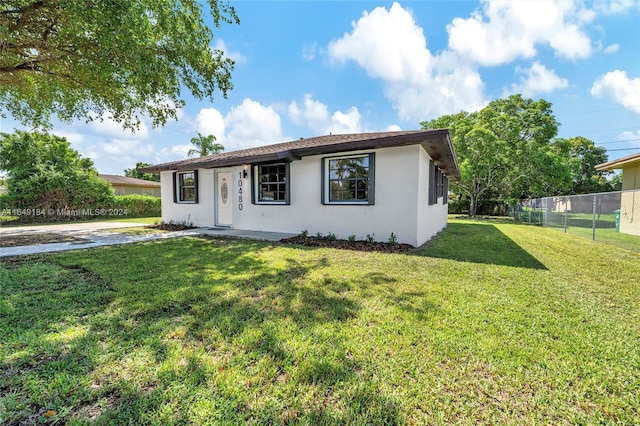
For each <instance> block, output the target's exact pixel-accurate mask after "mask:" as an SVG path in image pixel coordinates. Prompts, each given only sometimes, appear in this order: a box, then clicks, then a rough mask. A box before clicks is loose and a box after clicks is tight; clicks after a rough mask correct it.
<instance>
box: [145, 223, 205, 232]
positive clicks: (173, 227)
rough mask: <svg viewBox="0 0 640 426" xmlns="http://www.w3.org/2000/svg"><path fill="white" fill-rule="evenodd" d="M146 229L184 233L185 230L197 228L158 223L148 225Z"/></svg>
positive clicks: (178, 224)
mask: <svg viewBox="0 0 640 426" xmlns="http://www.w3.org/2000/svg"><path fill="white" fill-rule="evenodd" d="M145 228H149V229H161V230H163V231H184V230H185V229H194V228H196V227H195V226H191V225H185V224H183V223H157V224H155V225H147V226H145Z"/></svg>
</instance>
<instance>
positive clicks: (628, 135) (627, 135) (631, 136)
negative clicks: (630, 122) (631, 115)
mask: <svg viewBox="0 0 640 426" xmlns="http://www.w3.org/2000/svg"><path fill="white" fill-rule="evenodd" d="M617 139H618V140H619V141H625V142H626V141H637V140H638V139H640V130H638V131H637V132H635V133H633V132H630V131H628V130H627V131H624V132H622V133H620V134H619V135H618V138H617Z"/></svg>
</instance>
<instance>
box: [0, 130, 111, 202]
mask: <svg viewBox="0 0 640 426" xmlns="http://www.w3.org/2000/svg"><path fill="white" fill-rule="evenodd" d="M0 170H4V171H6V172H7V194H8V196H9V199H10V201H11V203H12V205H13V207H15V208H20V209H32V210H40V211H41V212H43V214H44V212H47V211H49V210H54V211H55V210H58V209H64V210H67V209H69V210H74V209H82V208H87V209H94V208H102V207H104V206H105V205H107V203H109V202H110V201H111V200H112V198H113V189H112V188H111V185H110V184H109V183H108V182H105V181H103V180H101V179H100V178H99V177H98V172H97V171H96V169H95V168H94V166H93V162H92V161H91V160H90V159H89V158H83V157H82V156H81V155H80V154H78V151H76V150H74V149H72V148H71V146H70V144H69V142H68V141H67V140H66V139H65V138H62V137H59V136H55V135H50V134H47V133H39V132H31V133H30V132H24V131H20V130H18V131H16V132H15V133H13V134H9V133H0Z"/></svg>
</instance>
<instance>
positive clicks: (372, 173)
mask: <svg viewBox="0 0 640 426" xmlns="http://www.w3.org/2000/svg"><path fill="white" fill-rule="evenodd" d="M375 200H376V154H375V153H373V152H372V153H371V154H369V205H370V206H372V205H374V204H375Z"/></svg>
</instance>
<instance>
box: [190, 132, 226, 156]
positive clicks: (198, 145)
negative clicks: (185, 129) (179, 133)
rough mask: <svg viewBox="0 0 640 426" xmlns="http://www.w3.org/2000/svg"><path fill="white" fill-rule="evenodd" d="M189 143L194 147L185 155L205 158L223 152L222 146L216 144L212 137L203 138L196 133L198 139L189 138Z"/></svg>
mask: <svg viewBox="0 0 640 426" xmlns="http://www.w3.org/2000/svg"><path fill="white" fill-rule="evenodd" d="M191 143H192V144H193V145H194V146H195V148H192V149H190V150H189V152H188V153H187V155H188V156H189V157H191V156H192V155H199V156H200V157H206V156H207V155H211V154H219V153H221V152H222V151H224V146H223V145H222V144H219V143H217V142H216V137H215V136H214V135H209V136H204V135H203V134H202V133H200V132H198V137H196V138H191Z"/></svg>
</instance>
